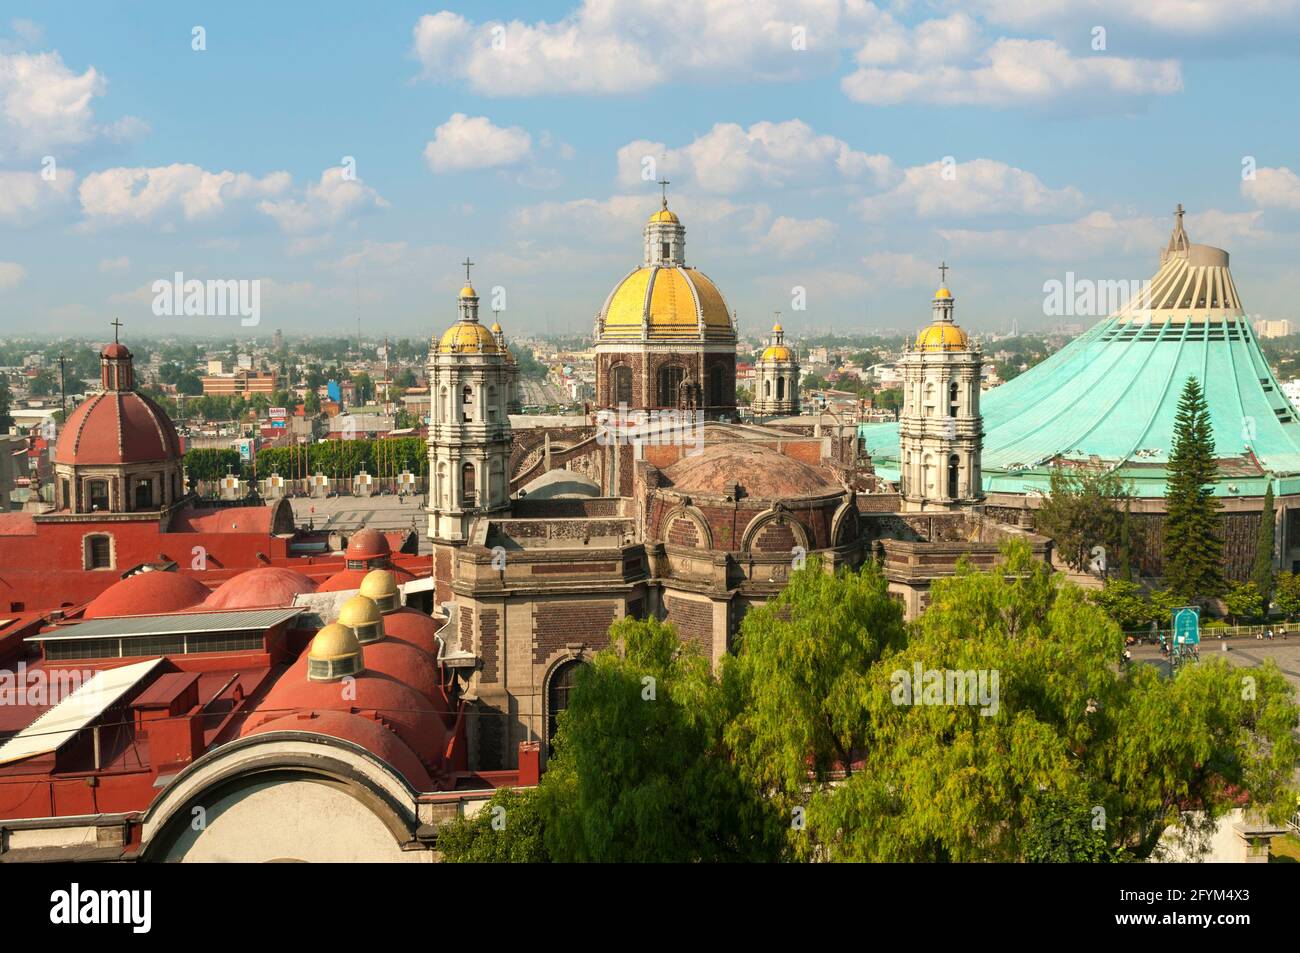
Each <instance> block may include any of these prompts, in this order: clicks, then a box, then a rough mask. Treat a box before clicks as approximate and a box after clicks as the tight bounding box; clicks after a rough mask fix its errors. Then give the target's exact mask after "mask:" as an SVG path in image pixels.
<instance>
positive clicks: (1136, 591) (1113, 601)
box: [1091, 579, 1153, 631]
mask: <svg viewBox="0 0 1300 953" xmlns="http://www.w3.org/2000/svg"><path fill="white" fill-rule="evenodd" d="M1091 598H1092V601H1093V602H1095V603H1096V604H1097V605H1098V606H1100V607H1101V609H1102V611H1103V612H1105V613H1106V615H1108V616H1110V617H1111V619H1113V620H1114V622H1115V624H1116V625H1118V626H1119V627H1120V628H1121V629H1125V630H1128V631H1131V630H1133V629H1140V628H1142V626H1144V625H1146V624H1147V623H1149V622H1150V621H1151V619H1152V618H1153V615H1152V611H1151V604H1150V603H1149V602H1147V599H1146V596H1145V595H1144V594H1143V592H1142V587H1141V586H1139V585H1137V584H1136V583H1132V582H1129V581H1128V580H1126V579H1107V580H1106V584H1105V585H1104V586H1103V587H1102V588H1101V590H1100V591H1098V592H1094V593H1092V595H1091Z"/></svg>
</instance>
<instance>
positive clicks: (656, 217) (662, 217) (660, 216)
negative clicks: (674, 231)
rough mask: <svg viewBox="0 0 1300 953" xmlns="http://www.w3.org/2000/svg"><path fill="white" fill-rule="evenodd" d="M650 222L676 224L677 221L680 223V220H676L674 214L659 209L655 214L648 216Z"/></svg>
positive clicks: (664, 209) (665, 209)
mask: <svg viewBox="0 0 1300 953" xmlns="http://www.w3.org/2000/svg"><path fill="white" fill-rule="evenodd" d="M650 221H652V222H678V221H680V219H678V218H677V215H676V213H675V212H670V211H668V209H667V208H661V209H660V210H659V211H657V212H655V213H654V214H653V215H651V216H650Z"/></svg>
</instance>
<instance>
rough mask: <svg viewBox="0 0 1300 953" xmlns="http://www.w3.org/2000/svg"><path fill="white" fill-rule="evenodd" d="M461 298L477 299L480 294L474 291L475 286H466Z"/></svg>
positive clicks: (461, 290) (461, 292) (461, 291)
mask: <svg viewBox="0 0 1300 953" xmlns="http://www.w3.org/2000/svg"><path fill="white" fill-rule="evenodd" d="M460 296H461V297H462V298H477V297H478V292H477V291H475V290H474V286H473V285H466V286H465V287H464V288H461V289H460Z"/></svg>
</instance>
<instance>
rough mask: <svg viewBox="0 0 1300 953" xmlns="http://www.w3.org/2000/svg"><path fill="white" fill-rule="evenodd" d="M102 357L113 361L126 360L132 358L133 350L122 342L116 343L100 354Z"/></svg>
mask: <svg viewBox="0 0 1300 953" xmlns="http://www.w3.org/2000/svg"><path fill="white" fill-rule="evenodd" d="M99 356H100V357H107V358H111V359H113V360H126V359H127V358H129V357H131V356H132V355H131V350H130V349H129V348H128V347H127V346H126V345H125V344H123V343H122V342H121V341H114V342H113V343H112V344H110V345H108V346H107V347H106V348H104V350H102V351H100V352H99Z"/></svg>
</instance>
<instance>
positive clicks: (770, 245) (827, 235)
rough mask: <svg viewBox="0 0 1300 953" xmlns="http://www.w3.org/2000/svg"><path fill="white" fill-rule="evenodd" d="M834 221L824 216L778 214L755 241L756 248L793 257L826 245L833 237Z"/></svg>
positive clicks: (785, 256) (768, 252)
mask: <svg viewBox="0 0 1300 953" xmlns="http://www.w3.org/2000/svg"><path fill="white" fill-rule="evenodd" d="M835 228H836V227H835V223H834V222H832V221H830V220H829V219H825V218H808V219H798V218H788V217H787V216H784V215H782V216H780V217H779V218H777V219H776V220H775V221H773V222H772V226H771V228H769V229H768V231H767V234H766V235H764V236H763V237H762V238H761V239H759V241H758V242H757V250H759V251H762V252H764V253H766V254H771V255H775V256H776V257H777V258H794V257H797V256H799V255H803V254H806V253H808V252H810V251H812V250H813V249H815V248H818V247H820V246H823V245H826V244H827V243H829V242H830V241H831V240H832V239H833V238H834V237H835Z"/></svg>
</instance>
